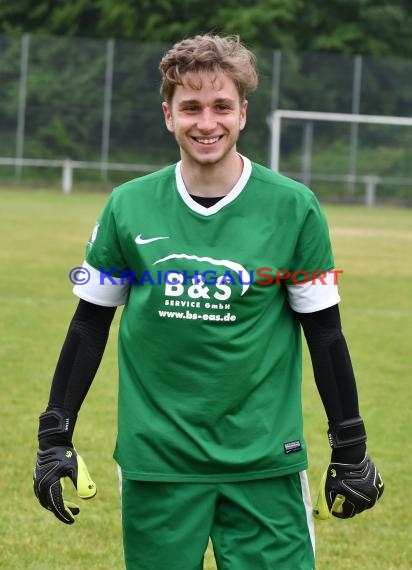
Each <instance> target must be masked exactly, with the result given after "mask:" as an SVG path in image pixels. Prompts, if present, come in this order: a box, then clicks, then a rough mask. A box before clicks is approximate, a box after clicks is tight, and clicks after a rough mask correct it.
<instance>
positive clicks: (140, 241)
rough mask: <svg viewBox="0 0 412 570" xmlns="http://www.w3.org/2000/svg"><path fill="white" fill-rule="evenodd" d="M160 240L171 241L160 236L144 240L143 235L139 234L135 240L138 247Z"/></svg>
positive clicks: (166, 237) (167, 237)
mask: <svg viewBox="0 0 412 570" xmlns="http://www.w3.org/2000/svg"><path fill="white" fill-rule="evenodd" d="M159 239H169V236H159V237H153V238H148V239H143V238H142V234H139V235H138V236H137V237H136V239H135V240H134V241H135V242H136V243H137V244H138V245H145V244H146V243H151V242H152V241H157V240H159Z"/></svg>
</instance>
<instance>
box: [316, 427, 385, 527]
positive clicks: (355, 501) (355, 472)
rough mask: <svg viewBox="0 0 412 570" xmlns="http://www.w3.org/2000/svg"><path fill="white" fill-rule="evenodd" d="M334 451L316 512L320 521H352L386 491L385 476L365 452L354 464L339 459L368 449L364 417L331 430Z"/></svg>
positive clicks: (330, 437)
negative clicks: (332, 519) (348, 519)
mask: <svg viewBox="0 0 412 570" xmlns="http://www.w3.org/2000/svg"><path fill="white" fill-rule="evenodd" d="M328 435H329V442H330V444H331V447H332V449H333V452H332V461H331V463H330V464H329V467H328V468H327V469H326V471H325V473H324V474H323V476H322V479H321V483H320V489H319V495H318V499H317V502H316V505H315V509H314V516H315V518H318V519H328V518H329V517H331V515H333V516H335V517H338V518H343V519H346V518H351V517H353V516H355V515H356V514H359V513H361V512H362V511H364V510H366V509H370V508H371V507H373V506H374V505H375V503H376V501H377V500H378V499H379V498H380V497H381V495H382V493H383V491H384V484H383V481H382V477H381V476H380V474H379V472H378V470H377V469H376V467H375V465H374V464H373V462H372V460H371V459H370V457H369V456H368V454H367V453H366V451H364V452H363V459H362V460H361V461H359V460H358V459H357V458H356V459H355V461H353V462H349V461H346V460H340V461H339V460H337V457H339V454H341V457H345V456H346V458H348V457H350V455H351V454H352V455H353V453H355V454H356V455H357V454H358V453H359V449H362V450H365V449H366V448H365V442H366V432H365V428H364V425H363V421H362V419H361V418H354V419H351V420H345V421H343V422H340V423H338V424H335V425H334V426H333V427H331V429H330V430H329V433H328Z"/></svg>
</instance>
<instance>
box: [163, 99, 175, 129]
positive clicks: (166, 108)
mask: <svg viewBox="0 0 412 570" xmlns="http://www.w3.org/2000/svg"><path fill="white" fill-rule="evenodd" d="M162 109H163V114H164V117H165V123H166V127H167V129H168V130H169V131H170V132H171V133H173V131H174V125H173V118H172V110H171V108H170V105H169V103H167V102H166V101H163V103H162Z"/></svg>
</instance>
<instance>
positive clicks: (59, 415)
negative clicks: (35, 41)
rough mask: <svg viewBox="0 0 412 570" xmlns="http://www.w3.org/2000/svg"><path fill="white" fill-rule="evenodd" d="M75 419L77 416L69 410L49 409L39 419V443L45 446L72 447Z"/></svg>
mask: <svg viewBox="0 0 412 570" xmlns="http://www.w3.org/2000/svg"><path fill="white" fill-rule="evenodd" d="M76 419H77V414H75V413H73V412H70V411H69V410H65V409H64V408H52V407H49V408H48V409H47V410H46V411H45V412H43V413H42V414H40V417H39V432H38V438H39V442H41V443H43V444H46V445H47V446H53V445H62V444H63V445H72V437H73V431H74V426H75V425H76ZM42 447H44V445H43V446H42Z"/></svg>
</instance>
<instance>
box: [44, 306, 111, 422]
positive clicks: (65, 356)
mask: <svg viewBox="0 0 412 570" xmlns="http://www.w3.org/2000/svg"><path fill="white" fill-rule="evenodd" d="M115 312H116V307H100V306H98V305H94V304H92V303H88V302H87V301H83V300H80V302H79V304H78V306H77V309H76V312H75V314H74V316H73V318H72V321H71V323H70V326H69V330H68V332H67V336H66V340H65V341H64V344H63V347H62V350H61V353H60V357H59V360H58V363H57V367H56V371H55V374H54V377H53V382H52V386H51V391H50V398H49V408H53V407H57V408H64V409H66V410H69V411H70V412H72V413H73V414H77V412H78V411H79V409H80V406H81V404H82V402H83V400H84V398H85V397H86V394H87V392H88V390H89V388H90V385H91V383H92V381H93V378H94V376H95V374H96V371H97V369H98V367H99V364H100V361H101V359H102V356H103V353H104V349H105V347H106V343H107V339H108V336H109V330H110V325H111V322H112V320H113V317H114V314H115Z"/></svg>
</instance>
